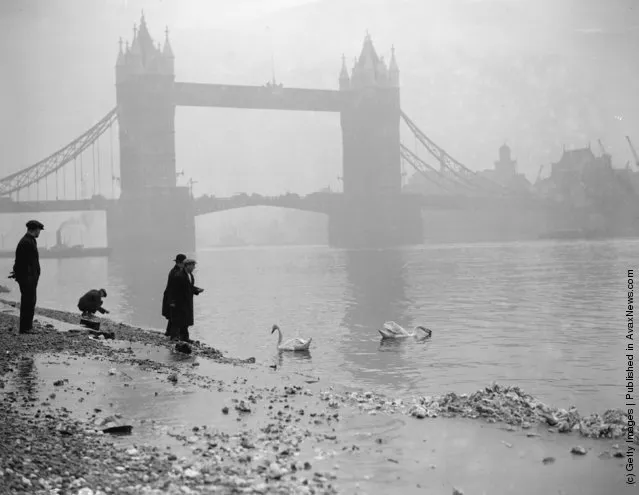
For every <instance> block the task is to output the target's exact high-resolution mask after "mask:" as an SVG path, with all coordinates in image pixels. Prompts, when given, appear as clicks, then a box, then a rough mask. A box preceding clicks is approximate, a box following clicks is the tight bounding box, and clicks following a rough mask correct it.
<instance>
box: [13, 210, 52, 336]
mask: <svg viewBox="0 0 639 495" xmlns="http://www.w3.org/2000/svg"><path fill="white" fill-rule="evenodd" d="M42 230H44V225H42V223H40V222H38V221H37V220H29V221H28V222H27V233H26V234H24V236H23V237H22V239H20V242H18V246H17V247H16V259H15V263H14V264H13V272H11V274H10V275H9V278H14V279H15V280H16V282H18V285H19V286H20V333H29V332H31V331H32V330H33V315H34V313H35V307H36V301H37V289H38V281H39V280H40V255H39V254H38V243H37V241H36V239H37V238H38V236H39V235H40V231H42Z"/></svg>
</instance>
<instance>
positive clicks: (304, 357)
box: [275, 343, 313, 369]
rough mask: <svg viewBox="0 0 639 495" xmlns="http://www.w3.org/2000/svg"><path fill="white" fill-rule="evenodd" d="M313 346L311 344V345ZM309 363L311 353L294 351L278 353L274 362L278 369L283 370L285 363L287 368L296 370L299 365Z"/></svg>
mask: <svg viewBox="0 0 639 495" xmlns="http://www.w3.org/2000/svg"><path fill="white" fill-rule="evenodd" d="M311 345H313V343H311ZM310 361H311V351H295V352H286V351H278V352H277V357H276V360H275V362H277V366H278V368H284V364H285V363H286V365H287V368H288V367H290V368H293V369H298V368H299V367H300V364H305V363H306V364H308V363H310Z"/></svg>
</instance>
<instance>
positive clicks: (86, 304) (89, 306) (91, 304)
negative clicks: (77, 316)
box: [78, 289, 109, 316]
mask: <svg viewBox="0 0 639 495" xmlns="http://www.w3.org/2000/svg"><path fill="white" fill-rule="evenodd" d="M106 296H107V293H106V291H105V290H104V289H91V290H90V291H89V292H87V293H86V294H85V295H83V296H82V297H81V298H80V300H79V301H78V309H79V310H80V311H82V316H89V315H91V316H93V315H94V314H95V312H96V311H99V312H100V313H102V314H105V313H108V312H109V310H108V309H104V308H103V307H102V303H103V301H102V298H103V297H106Z"/></svg>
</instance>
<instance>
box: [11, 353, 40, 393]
mask: <svg viewBox="0 0 639 495" xmlns="http://www.w3.org/2000/svg"><path fill="white" fill-rule="evenodd" d="M15 380H16V383H17V384H18V387H19V389H20V391H21V392H23V393H25V395H26V396H27V397H32V396H33V395H34V394H35V393H36V392H37V387H36V384H37V372H36V368H35V366H34V361H33V359H32V358H30V357H27V358H23V359H21V360H20V361H18V366H17V370H16V375H15Z"/></svg>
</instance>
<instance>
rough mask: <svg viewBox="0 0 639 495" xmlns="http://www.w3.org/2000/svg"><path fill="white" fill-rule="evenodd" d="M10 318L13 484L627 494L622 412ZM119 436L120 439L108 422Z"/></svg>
mask: <svg viewBox="0 0 639 495" xmlns="http://www.w3.org/2000/svg"><path fill="white" fill-rule="evenodd" d="M3 308H4V311H2V312H1V313H0V397H2V401H1V403H0V415H1V416H2V420H1V421H0V425H1V426H0V434H1V435H2V439H3V441H2V442H1V444H0V445H1V446H0V449H1V456H0V486H2V488H0V492H3V493H79V494H82V495H89V494H97V493H158V494H159V493H269V494H271V493H273V494H279V493H282V494H284V493H286V494H288V493H290V494H293V493H295V494H304V493H316V494H323V493H362V494H364V493H366V494H385V493H391V492H398V491H399V490H401V492H402V493H433V494H439V493H441V494H450V493H453V491H454V490H458V491H460V492H462V493H465V494H467V495H468V494H472V493H491V494H506V493H519V494H528V493H530V494H536V493H542V492H544V491H546V490H548V491H549V492H550V493H566V494H567V493H581V494H600V493H624V491H623V490H624V489H625V486H624V480H623V466H624V465H625V458H624V454H623V452H624V451H623V450H622V448H620V447H619V446H620V444H622V443H623V442H622V436H623V434H624V431H625V430H624V429H625V424H627V422H626V423H625V424H624V420H626V421H627V418H624V416H623V414H622V413H620V412H619V411H607V412H604V413H602V414H601V415H590V416H586V415H583V416H582V415H581V414H579V412H578V411H576V410H568V411H563V410H559V409H556V408H553V407H551V406H548V405H545V404H543V403H541V402H540V401H538V400H536V399H535V398H533V397H530V396H529V395H527V394H525V393H524V392H523V391H522V390H520V389H519V388H516V387H506V386H500V385H491V386H489V387H486V388H485V389H483V390H480V391H477V392H475V393H473V394H468V395H461V394H460V395H456V394H447V395H445V396H442V397H416V398H392V397H384V396H380V395H377V394H375V393H373V392H371V391H363V390H344V389H340V390H337V389H334V388H332V387H330V384H327V383H323V382H322V381H321V380H319V379H317V378H314V377H312V376H305V375H300V374H283V373H280V372H279V371H278V370H277V369H274V368H273V367H271V366H268V364H270V363H259V362H258V363H255V362H254V360H252V359H250V356H241V357H239V358H234V357H230V356H226V355H225V354H224V353H223V352H221V351H219V350H216V349H213V348H210V347H207V346H204V345H194V346H193V347H192V353H191V354H184V353H180V352H176V351H175V349H174V346H173V345H171V344H170V343H169V342H167V340H166V338H165V337H164V336H163V335H162V334H161V333H160V332H155V331H149V330H143V329H139V328H134V327H129V326H126V325H121V324H116V323H112V322H108V321H106V320H105V321H104V322H103V323H102V326H101V330H104V331H108V332H113V336H114V339H113V340H111V339H105V338H104V336H95V335H92V334H91V333H90V332H88V331H86V330H83V329H81V328H80V327H79V325H78V324H79V316H76V315H73V314H68V313H63V312H59V311H53V310H38V311H37V319H38V320H39V324H38V325H37V332H36V333H34V334H31V335H18V334H17V331H16V328H17V318H16V312H15V308H14V307H11V306H8V305H6V304H5V305H4V306H3ZM109 428H111V429H113V428H115V429H116V430H117V429H118V428H119V430H121V431H122V433H120V434H118V435H114V434H111V433H108V432H105V430H108V429H109Z"/></svg>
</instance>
